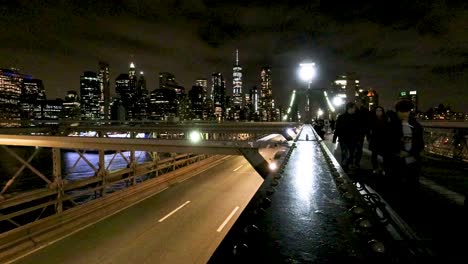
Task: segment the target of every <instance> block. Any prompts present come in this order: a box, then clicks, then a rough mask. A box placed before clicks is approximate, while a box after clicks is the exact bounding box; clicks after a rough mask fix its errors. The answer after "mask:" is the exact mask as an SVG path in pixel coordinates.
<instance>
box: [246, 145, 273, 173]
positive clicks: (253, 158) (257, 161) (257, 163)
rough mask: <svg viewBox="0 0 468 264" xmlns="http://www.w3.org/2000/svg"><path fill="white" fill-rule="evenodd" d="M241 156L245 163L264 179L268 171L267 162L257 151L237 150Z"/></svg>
mask: <svg viewBox="0 0 468 264" xmlns="http://www.w3.org/2000/svg"><path fill="white" fill-rule="evenodd" d="M239 151H240V152H241V153H242V155H243V156H244V157H245V158H246V159H247V161H248V162H249V163H250V165H252V167H254V169H255V170H256V171H257V172H258V174H260V176H262V178H263V179H265V178H266V177H267V176H268V175H269V174H270V170H269V168H268V162H267V161H266V160H265V159H264V158H263V156H262V155H260V153H258V149H247V148H243V149H239Z"/></svg>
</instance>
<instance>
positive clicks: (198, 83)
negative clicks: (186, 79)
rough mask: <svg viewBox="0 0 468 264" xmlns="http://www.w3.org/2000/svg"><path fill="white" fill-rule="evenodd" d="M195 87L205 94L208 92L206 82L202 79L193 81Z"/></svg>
mask: <svg viewBox="0 0 468 264" xmlns="http://www.w3.org/2000/svg"><path fill="white" fill-rule="evenodd" d="M195 86H201V87H203V89H204V90H205V92H208V80H207V79H204V78H198V79H197V80H195Z"/></svg>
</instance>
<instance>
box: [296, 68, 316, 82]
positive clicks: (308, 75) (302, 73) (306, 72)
mask: <svg viewBox="0 0 468 264" xmlns="http://www.w3.org/2000/svg"><path fill="white" fill-rule="evenodd" d="M299 66H300V67H299V72H298V74H299V78H301V80H303V81H306V82H307V83H308V84H309V85H310V82H311V81H312V79H314V78H315V75H316V74H317V71H316V69H315V63H301V64H299ZM309 88H310V87H309Z"/></svg>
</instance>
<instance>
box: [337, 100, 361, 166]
mask: <svg viewBox="0 0 468 264" xmlns="http://www.w3.org/2000/svg"><path fill="white" fill-rule="evenodd" d="M358 124H359V123H358V118H357V116H356V105H355V104H354V103H352V102H350V103H347V104H346V112H345V113H343V114H341V115H340V116H338V119H337V120H336V127H335V133H334V134H333V143H336V140H337V139H338V141H339V143H340V149H341V166H342V167H343V169H344V170H345V171H346V172H347V171H348V168H349V166H350V165H351V164H352V162H353V160H354V153H355V151H356V145H357V143H358V139H359V135H360V128H359V126H358Z"/></svg>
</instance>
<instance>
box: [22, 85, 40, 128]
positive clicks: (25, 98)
mask: <svg viewBox="0 0 468 264" xmlns="http://www.w3.org/2000/svg"><path fill="white" fill-rule="evenodd" d="M43 100H46V95H45V89H44V85H43V83H42V81H41V80H39V79H29V78H24V79H23V85H22V88H21V97H20V105H21V119H29V120H30V119H34V111H35V109H36V107H37V106H38V105H39V104H40V102H41V101H43Z"/></svg>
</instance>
